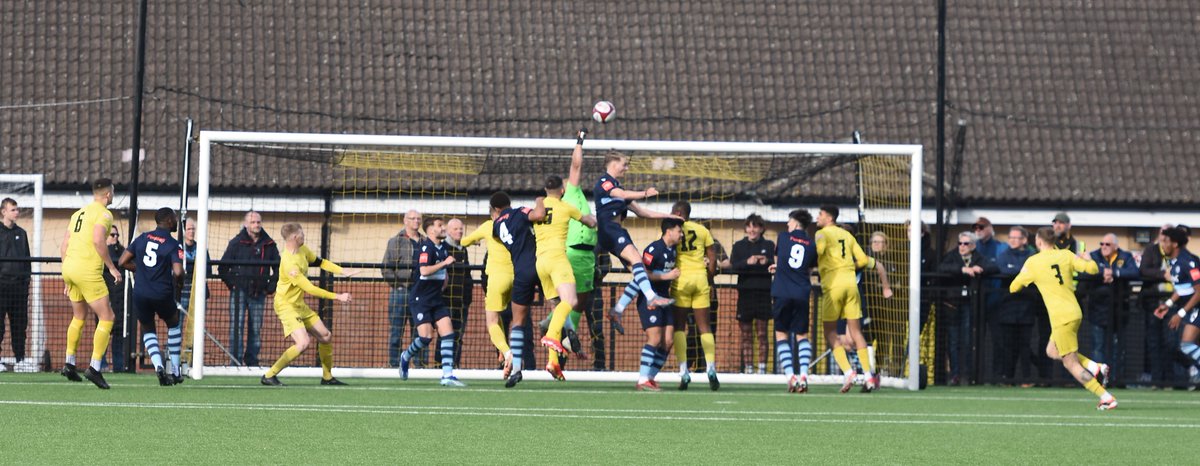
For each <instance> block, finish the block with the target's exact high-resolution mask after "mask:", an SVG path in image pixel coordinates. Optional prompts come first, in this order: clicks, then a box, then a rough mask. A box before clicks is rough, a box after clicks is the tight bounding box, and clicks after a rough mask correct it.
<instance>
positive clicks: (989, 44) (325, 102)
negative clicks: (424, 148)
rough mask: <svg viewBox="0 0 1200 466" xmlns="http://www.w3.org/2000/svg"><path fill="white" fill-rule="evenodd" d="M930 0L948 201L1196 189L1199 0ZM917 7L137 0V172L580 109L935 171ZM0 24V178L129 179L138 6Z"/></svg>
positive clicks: (526, 132)
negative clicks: (243, 151)
mask: <svg viewBox="0 0 1200 466" xmlns="http://www.w3.org/2000/svg"><path fill="white" fill-rule="evenodd" d="M952 3H953V5H952V6H951V10H950V15H949V18H950V21H949V30H950V32H949V35H948V51H949V66H948V98H949V102H950V107H949V112H948V119H949V121H950V123H951V131H950V134H951V135H952V134H953V122H955V121H957V120H959V119H962V120H965V121H966V123H967V125H968V127H967V137H966V145H965V150H964V157H965V160H964V161H963V164H962V174H961V179H962V180H963V181H962V182H961V183H960V187H959V189H960V197H961V199H963V200H964V201H965V202H968V203H974V204H1016V203H1041V204H1063V205H1079V204H1113V203H1120V204H1142V205H1145V204H1163V205H1170V204H1184V203H1189V202H1194V199H1197V198H1200V192H1197V191H1198V190H1200V188H1198V187H1196V186H1195V184H1194V183H1182V186H1180V187H1172V188H1170V189H1164V188H1163V186H1162V183H1161V181H1162V180H1171V179H1175V178H1178V175H1177V174H1178V173H1195V172H1197V171H1196V169H1197V168H1200V167H1198V166H1197V165H1200V160H1198V158H1197V157H1195V149H1194V148H1195V147H1197V146H1198V144H1197V143H1198V142H1200V141H1197V138H1198V137H1200V102H1198V101H1197V99H1198V97H1200V86H1197V85H1196V83H1195V82H1194V81H1195V77H1196V76H1197V75H1200V49H1197V47H1195V39H1196V34H1195V18H1196V17H1198V16H1200V4H1197V3H1196V2H1179V1H1171V0H1148V1H1145V2H1133V3H1131V2H1128V1H1117V0H1101V1H1095V2H1089V3H1087V4H1086V6H1081V4H1079V3H1078V2H1066V1H1052V2H1029V3H1028V4H1026V3H1024V2H1022V3H1021V4H1019V5H1014V4H1013V3H1011V2H996V1H986V0H973V1H968V2H952ZM914 5H917V6H914ZM935 20H936V11H935V10H934V5H933V2H921V3H914V2H890V1H882V0H850V1H845V2H834V3H833V4H826V3H822V4H812V3H811V2H775V1H761V0H749V1H739V2H636V3H631V2H613V1H594V0H593V1H586V2H581V1H566V2H564V1H526V2H468V1H466V0H449V1H442V2H412V1H393V2H354V3H351V2H328V1H315V0H300V1H295V0H289V1H283V0H254V1H249V0H247V1H245V2H236V1H210V2H198V1H192V0H174V1H169V2H152V4H151V6H150V18H149V25H150V30H149V35H148V37H149V45H148V56H147V72H146V94H145V96H146V102H145V113H144V115H145V117H144V118H145V119H144V125H145V126H144V131H143V136H144V139H143V147H145V149H146V151H147V154H148V156H147V158H146V161H145V162H144V163H143V165H142V167H143V171H142V176H141V180H142V183H143V186H144V187H145V188H149V189H155V188H159V189H165V188H168V187H171V186H173V185H175V184H177V180H178V177H179V171H180V170H179V161H180V160H181V155H180V152H181V139H182V132H183V121H184V120H185V119H186V118H188V117H192V118H194V119H195V120H196V122H197V124H198V125H199V126H200V127H201V128H204V129H231V130H253V131H293V132H337V133H379V134H417V135H451V136H507V137H556V138H563V137H569V136H570V135H571V134H572V132H573V131H574V130H575V128H576V127H578V126H579V125H580V124H581V123H583V122H584V121H585V119H586V118H587V116H588V110H589V109H590V107H591V104H592V103H593V102H594V101H596V100H598V99H606V100H611V101H613V102H616V103H617V105H618V107H619V111H620V116H621V118H620V120H618V122H617V123H614V124H610V125H607V126H605V127H604V128H594V129H595V132H594V136H595V137H598V138H607V139H689V140H719V141H804V142H821V141H834V140H843V139H845V138H846V137H847V136H848V135H849V134H850V132H851V131H853V130H856V129H857V130H859V131H861V132H862V133H863V134H864V136H865V139H866V140H867V141H869V142H889V143H919V144H923V145H924V146H925V147H926V148H927V151H926V155H927V160H928V162H927V164H926V166H927V167H928V171H929V173H932V171H933V170H932V167H933V155H934V152H933V149H934V147H935V141H934V139H935V134H936V133H935V128H934V126H933V125H934V123H935V121H934V120H935V117H934V115H935V113H934V112H935V110H936V109H935V91H936V89H935V83H936V79H935V78H936V43H935ZM0 24H2V25H4V26H3V27H0V73H2V79H0V107H2V108H0V172H4V173H27V172H34V173H39V172H40V173H46V174H47V179H48V182H49V183H50V184H51V185H57V186H60V187H65V186H81V185H82V184H81V183H80V182H81V181H82V180H84V179H90V178H95V177H99V176H104V175H111V176H113V177H114V178H115V179H117V180H118V182H122V181H126V180H128V177H129V174H128V172H129V170H128V165H127V164H125V163H123V162H121V160H120V152H121V150H122V149H126V148H128V147H130V145H131V144H130V139H131V136H130V134H131V130H130V117H129V115H130V112H131V110H132V100H131V99H129V98H128V96H129V94H130V92H131V90H132V87H133V84H132V83H133V78H132V73H133V60H134V51H135V47H134V46H135V38H136V2H72V1H66V0H48V1H44V2H2V3H0ZM104 99H115V100H104ZM97 100H104V101H99V102H90V103H75V104H70V105H58V106H36V107H29V106H25V105H26V104H39V103H40V104H46V103H62V102H80V101H97ZM952 149H953V148H951V150H952ZM951 153H953V152H952V151H951ZM226 163H232V162H226ZM216 173H217V176H218V177H219V178H220V179H219V181H218V185H219V186H223V187H225V188H230V189H231V188H243V189H244V188H253V189H272V190H284V189H292V190H294V189H319V188H323V187H326V184H325V183H326V181H323V179H322V178H321V177H312V176H306V174H305V171H304V170H294V169H292V170H288V169H280V168H279V164H275V163H269V161H257V162H252V165H250V166H246V165H239V166H233V165H229V166H225V167H224V168H222V167H218V168H217V172H216ZM248 173H253V174H254V175H253V176H248V175H247V174H248ZM492 182H494V181H488V182H481V185H487V184H488V183H492ZM495 184H503V183H499V182H495ZM524 184H526V185H529V186H532V185H533V184H534V183H533V182H531V181H530V180H525V183H524ZM837 186H838V183H834V182H827V183H818V184H816V185H805V184H800V186H799V187H797V188H794V189H793V190H791V191H784V192H780V191H775V192H770V191H768V192H760V193H759V194H760V195H763V196H764V197H766V198H781V197H796V196H802V197H810V198H811V197H821V196H837V195H841V194H843V192H842V191H839V190H838V189H839V188H838V187H837ZM843 191H844V190H843Z"/></svg>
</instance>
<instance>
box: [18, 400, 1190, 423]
mask: <svg viewBox="0 0 1200 466" xmlns="http://www.w3.org/2000/svg"><path fill="white" fill-rule="evenodd" d="M0 405H9V406H53V407H67V408H142V409H195V410H248V411H269V412H318V413H350V414H411V415H447V416H455V415H457V416H487V417H517V418H555V419H603V420H640V421H689V422H694V421H704V422H774V423H805V424H812V423H818V424H897V425H906V424H907V425H971V426H1039V427H1105V428H1114V427H1128V428H1152V429H1165V428H1169V429H1200V424H1186V423H1126V422H1084V423H1072V422H1049V421H1039V422H1031V421H1026V420H1023V421H1006V420H965V419H977V418H995V419H1003V418H1042V417H1047V418H1077V419H1093V420H1094V419H1099V418H1097V417H1095V416H1090V417H1085V416H1038V415H1008V414H953V413H940V414H934V413H861V412H807V413H793V412H779V411H699V410H693V411H672V410H636V409H595V408H593V409H571V408H508V407H460V406H355V405H285V404H240V403H225V404H218V403H119V402H89V401H31V400H0ZM580 412H585V413H597V414H573V413H580ZM621 413H641V414H648V415H634V414H621ZM655 413H666V414H662V415H659V414H655ZM689 413H690V414H698V415H694V416H679V414H689ZM800 414H803V415H807V416H837V417H843V418H845V417H851V418H854V417H865V419H830V418H812V417H807V416H805V417H800V416H797V415H800ZM740 415H750V416H762V415H770V416H786V417H780V418H763V417H738V416H740ZM883 416H893V417H918V418H919V417H941V418H949V417H956V418H965V419H964V420H955V419H879V418H880V417H883Z"/></svg>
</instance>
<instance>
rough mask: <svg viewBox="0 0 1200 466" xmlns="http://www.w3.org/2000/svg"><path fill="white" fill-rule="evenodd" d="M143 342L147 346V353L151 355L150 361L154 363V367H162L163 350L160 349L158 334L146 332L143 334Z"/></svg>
mask: <svg viewBox="0 0 1200 466" xmlns="http://www.w3.org/2000/svg"><path fill="white" fill-rule="evenodd" d="M142 344H143V345H145V346H146V354H149V355H150V362H152V363H154V368H155V369H158V368H161V367H162V366H163V361H162V352H161V351H160V350H159V349H158V335H156V334H155V333H154V332H146V333H145V334H143V335H142Z"/></svg>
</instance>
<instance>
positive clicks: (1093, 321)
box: [1079, 233, 1140, 364]
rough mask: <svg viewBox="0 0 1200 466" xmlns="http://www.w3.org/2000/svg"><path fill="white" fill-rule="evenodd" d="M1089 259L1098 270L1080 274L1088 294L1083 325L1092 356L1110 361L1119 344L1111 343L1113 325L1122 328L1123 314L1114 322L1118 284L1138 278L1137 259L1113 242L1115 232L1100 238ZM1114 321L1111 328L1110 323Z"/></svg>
mask: <svg viewBox="0 0 1200 466" xmlns="http://www.w3.org/2000/svg"><path fill="white" fill-rule="evenodd" d="M1089 258H1090V259H1091V260H1092V261H1094V262H1096V264H1097V265H1099V269H1100V270H1099V273H1096V274H1088V273H1082V272H1081V273H1080V274H1079V276H1080V284H1081V285H1083V289H1084V290H1085V293H1086V294H1087V296H1088V300H1087V309H1086V311H1087V312H1085V313H1084V315H1083V321H1084V324H1085V325H1086V326H1087V327H1088V330H1090V332H1089V333H1091V334H1092V358H1093V359H1095V360H1096V361H1099V362H1103V363H1108V364H1112V363H1114V362H1116V360H1115V358H1114V356H1115V355H1117V354H1120V350H1119V348H1120V346H1113V342H1114V340H1115V337H1116V334H1117V328H1116V327H1124V322H1123V321H1124V320H1126V317H1127V314H1125V313H1121V314H1120V317H1121V321H1120V322H1118V321H1114V320H1113V316H1114V313H1115V312H1116V304H1117V303H1116V295H1117V287H1118V286H1127V285H1128V282H1129V280H1130V279H1140V276H1139V273H1138V267H1137V262H1136V261H1135V260H1134V259H1133V254H1131V253H1130V252H1129V251H1126V250H1124V249H1121V248H1120V247H1119V246H1118V245H1117V235H1116V233H1108V234H1105V235H1104V238H1103V239H1101V240H1100V248H1099V249H1097V250H1095V251H1092V252H1091V254H1089ZM1114 323H1115V324H1116V327H1114V325H1113V324H1114Z"/></svg>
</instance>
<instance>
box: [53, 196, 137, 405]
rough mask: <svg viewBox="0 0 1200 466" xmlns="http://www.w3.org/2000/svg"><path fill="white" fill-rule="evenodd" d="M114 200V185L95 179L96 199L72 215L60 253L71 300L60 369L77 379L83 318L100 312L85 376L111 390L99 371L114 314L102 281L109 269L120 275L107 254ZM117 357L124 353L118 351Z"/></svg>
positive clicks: (68, 376) (106, 347)
mask: <svg viewBox="0 0 1200 466" xmlns="http://www.w3.org/2000/svg"><path fill="white" fill-rule="evenodd" d="M112 200H113V184H112V180H110V179H108V178H101V179H98V180H96V181H95V182H93V183H92V202H91V203H90V204H88V205H86V206H84V207H83V208H82V209H79V210H77V211H75V213H74V214H71V221H70V222H69V223H67V231H66V233H64V234H63V241H62V246H61V247H60V248H59V254H60V255H61V256H62V264H63V265H62V275H63V281H64V282H65V283H66V290H65V292H66V295H67V298H68V299H70V300H71V324H70V325H69V326H68V327H67V357H66V363H65V364H63V368H62V370H61V371H59V373H60V374H62V376H63V377H66V378H67V379H68V380H71V381H73V382H79V381H82V380H83V379H80V378H79V374H78V373H77V372H76V370H75V350H76V349H78V348H79V340H80V338H82V337H83V322H84V318H85V317H87V311H88V309H91V311H92V312H93V313H95V314H96V318H97V319H98V320H99V322H98V323H97V324H96V333H95V336H93V337H92V361H91V364H90V365H89V366H88V368H87V370H85V371H84V372H83V376H84V377H87V379H88V380H90V381H91V382H92V383H93V384H96V386H97V387H100V388H102V389H105V390H107V389H108V382H106V381H105V380H104V376H103V375H101V374H100V359H101V358H103V357H104V351H105V350H106V349H108V341H109V338H110V337H111V336H112V327H113V318H114V317H115V316H114V315H113V311H112V307H111V306H110V305H109V302H108V286H107V285H105V283H104V276H103V271H104V269H105V268H107V269H108V272H109V273H110V274H112V276H113V279H114V280H115V281H116V282H117V283H121V280H122V275H121V272H120V271H119V270H117V266H116V265H114V264H113V262H112V258H111V257H109V255H108V245H107V244H106V243H105V240H106V239H107V238H108V232H109V230H110V229H112V222H113V216H112V212H109V211H108V205H109V204H112ZM118 357H124V356H123V355H118Z"/></svg>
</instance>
